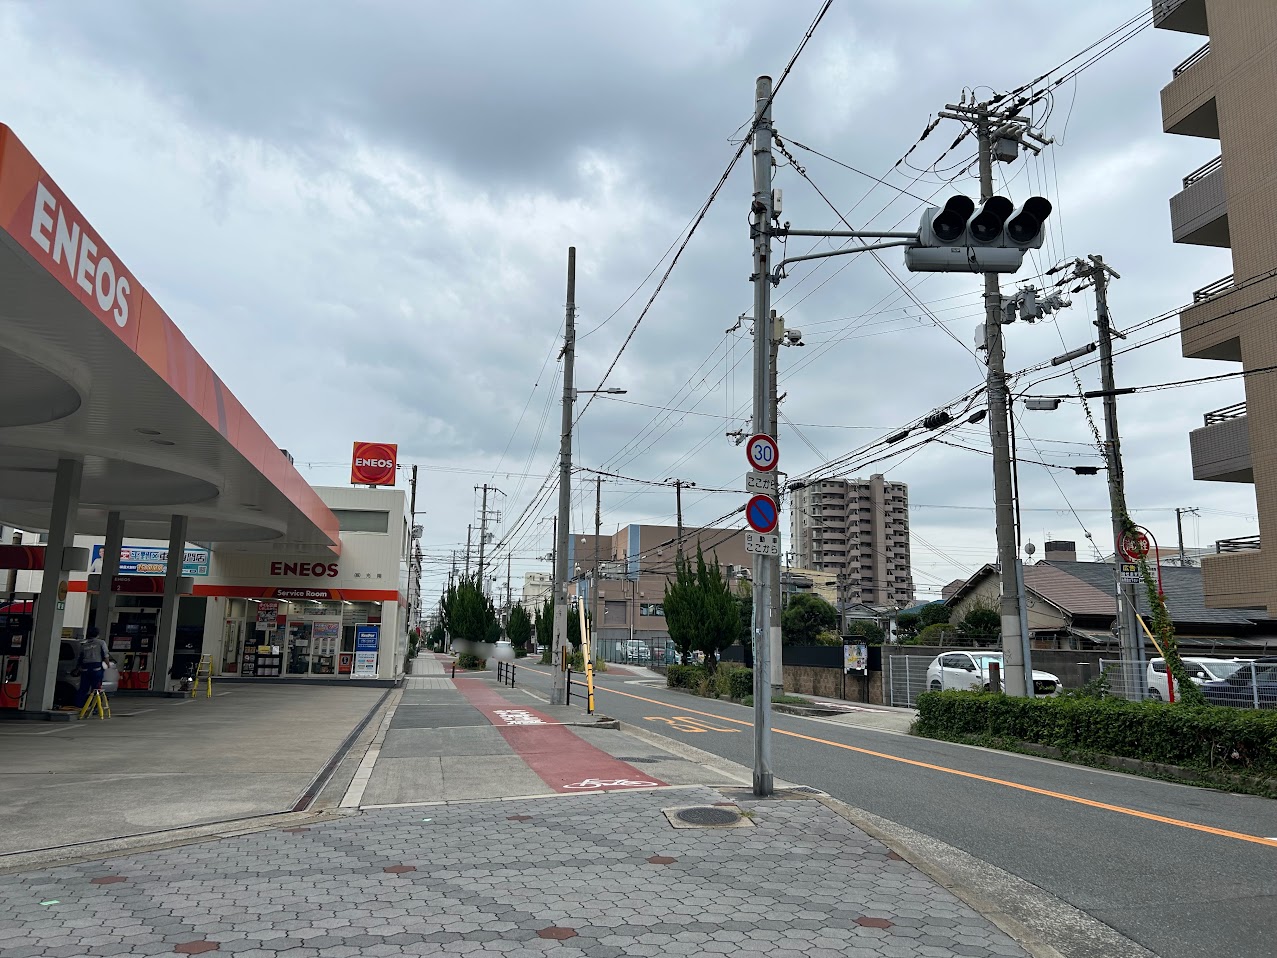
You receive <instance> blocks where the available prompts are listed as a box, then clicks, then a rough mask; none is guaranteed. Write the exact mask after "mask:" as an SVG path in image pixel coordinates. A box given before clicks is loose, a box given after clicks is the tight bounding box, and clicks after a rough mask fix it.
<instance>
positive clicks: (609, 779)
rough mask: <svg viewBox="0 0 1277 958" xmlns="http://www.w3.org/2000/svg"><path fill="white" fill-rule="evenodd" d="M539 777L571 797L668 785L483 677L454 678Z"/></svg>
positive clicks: (472, 702)
mask: <svg viewBox="0 0 1277 958" xmlns="http://www.w3.org/2000/svg"><path fill="white" fill-rule="evenodd" d="M454 682H455V684H456V687H457V690H458V691H459V692H460V693H461V694H462V695H463V696H464V697H465V699H466V701H467V702H469V703H470V704H471V705H473V706H474V707H475V708H477V709H478V710H479V711H480V712H482V713H483V715H484V717H485V718H486V719H487V720H488V721H489V722H491V723H492V724H493V725H495V726H496V727H497V729H498V731H500V733H501V737H502V738H504V739H505V740H506V742H507V743H509V745H510V747H511V748H512V749H514V752H515V754H516V755H518V756H519V758H521V759H523V761H524V762H526V763H527V765H528V767H529V768H530V769H532V771H533V772H535V773H536V775H537V777H538V778H540V779H541V781H543V782H545V784H546V785H548V786H550V787H551V788H552V789H554V790H555V791H556V792H563V793H565V794H572V793H580V792H594V791H621V790H624V789H627V788H651V787H653V786H657V785H665V784H666V783H665V782H663V781H661V780H660V779H658V778H653V777H652V776H650V775H648V774H646V773H644V772H642V771H640V770H639V769H636V768H635V767H634V766H633V765H630V764H629V763H628V762H622V761H621V760H620V759H617V758H613V757H612V756H611V755H609V754H608V753H607V752H605V751H603V750H602V749H600V748H596V747H595V746H593V745H591V744H590V743H589V742H586V741H583V740H582V739H581V738H580V737H578V736H577V735H575V734H574V733H573V732H572V730H571V729H570V728H568V727H567V726H565V725H563V724H562V723H561V722H559V721H558V720H557V719H554V718H552V717H551V716H549V715H546V714H545V713H543V712H539V711H537V710H536V709H533V708H529V707H528V706H526V705H524V704H522V703H515V702H511V701H510V700H509V699H507V698H506V697H505V696H504V695H502V694H501V693H500V692H497V691H496V690H495V689H493V688H492V687H491V686H489V685H488V684H487V682H485V681H484V680H483V679H481V678H478V677H477V676H467V677H464V678H463V677H461V676H457V678H456V679H455V680H454Z"/></svg>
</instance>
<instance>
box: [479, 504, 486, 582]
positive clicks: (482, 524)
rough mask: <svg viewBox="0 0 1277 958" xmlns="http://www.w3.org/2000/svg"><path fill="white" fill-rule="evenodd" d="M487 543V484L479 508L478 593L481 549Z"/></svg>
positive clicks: (481, 572) (481, 557)
mask: <svg viewBox="0 0 1277 958" xmlns="http://www.w3.org/2000/svg"><path fill="white" fill-rule="evenodd" d="M487 541H488V484H487V483H486V482H485V483H484V484H483V505H482V506H481V507H480V508H479V591H480V592H482V591H483V548H484V546H485V545H486V544H487Z"/></svg>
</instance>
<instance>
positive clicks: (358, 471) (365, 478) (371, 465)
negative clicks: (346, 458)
mask: <svg viewBox="0 0 1277 958" xmlns="http://www.w3.org/2000/svg"><path fill="white" fill-rule="evenodd" d="M398 461H399V446H398V445H397V444H396V443H393V442H357V443H355V447H354V450H353V451H352V452H351V455H350V484H351V485H352V486H393V485H394V484H395V468H396V466H397V465H398Z"/></svg>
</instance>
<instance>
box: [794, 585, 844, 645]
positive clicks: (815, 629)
mask: <svg viewBox="0 0 1277 958" xmlns="http://www.w3.org/2000/svg"><path fill="white" fill-rule="evenodd" d="M837 628H838V610H837V609H835V608H834V607H833V606H832V605H830V604H829V603H828V602H826V601H825V600H824V599H822V598H821V597H820V596H818V595H814V594H812V593H810V592H804V593H799V594H798V595H796V596H793V597H791V598H790V600H789V605H787V606H786V607H785V611H784V612H783V613H782V614H781V617H780V629H781V633H780V635H781V641H782V642H783V643H784V644H785V645H815V644H816V636H817V635H819V634H820V633H821V632H823V631H826V630H831V631H832V630H836V629H837Z"/></svg>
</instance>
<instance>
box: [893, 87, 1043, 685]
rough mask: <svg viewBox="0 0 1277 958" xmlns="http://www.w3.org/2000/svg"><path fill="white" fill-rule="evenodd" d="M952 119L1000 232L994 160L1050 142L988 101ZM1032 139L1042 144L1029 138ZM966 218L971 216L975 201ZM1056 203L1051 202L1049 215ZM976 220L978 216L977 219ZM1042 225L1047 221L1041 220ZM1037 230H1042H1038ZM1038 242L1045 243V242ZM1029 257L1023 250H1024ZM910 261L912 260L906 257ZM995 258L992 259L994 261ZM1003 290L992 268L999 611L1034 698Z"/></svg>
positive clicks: (988, 308) (948, 112) (950, 110)
mask: <svg viewBox="0 0 1277 958" xmlns="http://www.w3.org/2000/svg"><path fill="white" fill-rule="evenodd" d="M940 115H941V116H943V117H947V118H949V119H953V120H958V121H960V122H962V123H965V124H970V125H974V127H975V131H976V139H977V141H978V145H979V164H980V204H981V209H982V210H984V209H986V207H987V206H990V205H991V204H990V201H994V202H995V203H996V202H1001V203H1004V204H1005V207H1006V208H1005V210H1003V211H1001V213H1000V217H999V219H1000V222H999V223H998V231H997V232H999V233H1000V232H1001V225H1002V223H1003V222H1005V221H1006V220H1007V217H1008V215H1009V214H1010V213H1011V212H1012V204H1011V201H1010V200H1007V199H999V198H995V197H994V194H993V160H994V157H995V153H996V157H997V159H999V160H1001V161H1003V162H1005V163H1009V162H1011V161H1012V160H1014V159H1016V158H1017V157H1018V156H1019V154H1020V150H1021V148H1027V149H1031V150H1033V151H1034V152H1038V151H1040V149H1041V147H1040V146H1039V145H1038V144H1039V143H1040V144H1042V145H1045V144H1047V143H1049V142H1050V141H1049V140H1045V139H1043V138H1042V137H1040V136H1038V135H1037V134H1035V133H1034V132H1033V130H1032V128H1031V125H1030V123H1029V120H1028V119H1027V118H1025V117H1021V116H1018V115H1016V114H1013V113H999V112H997V111H996V110H995V109H993V108H992V107H991V106H990V105H989V104H988V103H966V102H965V101H964V102H962V103H957V104H954V103H948V104H945V110H944V111H942V112H941V114H940ZM1026 137H1029V138H1031V139H1033V140H1036V141H1037V143H1030V142H1027V141H1026V139H1025V138H1026ZM966 202H967V210H966V211H965V213H964V217H965V216H966V215H969V214H970V212H971V210H970V201H969V200H968V201H966ZM1049 212H1050V204H1047V205H1046V213H1044V214H1043V218H1045V215H1046V214H1047V213H1049ZM972 222H974V219H973V220H972ZM1036 226H1037V227H1038V228H1040V227H1041V223H1040V222H1038V223H1036ZM1035 232H1036V230H1035ZM1038 245H1041V244H1040V243H1039V244H1038ZM1021 255H1023V254H1021ZM906 262H907V259H906ZM992 262H993V261H992V260H990V263H992ZM1004 305H1005V304H1004V302H1003V299H1002V292H1001V290H1000V289H999V286H998V274H997V272H994V271H992V270H986V271H985V274H984V308H985V322H984V344H985V347H986V350H987V352H988V356H987V362H988V366H989V372H988V376H987V379H986V392H987V394H988V404H989V439H990V442H991V444H992V452H993V505H994V524H995V527H996V533H997V543H998V565H999V568H1000V570H1001V574H1000V576H999V579H1000V580H1001V585H1000V590H1001V595H1000V601H999V614H1000V617H1001V620H1002V660H1003V670H1002V672H1003V688H1004V689H1005V690H1006V693H1007V694H1008V695H1017V696H1026V695H1027V696H1032V694H1033V681H1032V678H1031V676H1032V669H1033V665H1032V661H1031V658H1032V656H1031V653H1030V651H1029V637H1028V634H1027V630H1026V628H1025V622H1024V617H1023V616H1022V615H1021V608H1020V606H1021V602H1020V593H1021V591H1022V582H1023V575H1024V572H1023V567H1022V566H1021V564H1020V555H1019V550H1018V549H1017V547H1016V530H1015V491H1014V485H1013V481H1012V476H1011V435H1010V430H1011V427H1010V415H1011V408H1010V402H1009V396H1008V393H1007V377H1006V367H1005V365H1004V364H1005V360H1006V355H1005V351H1004V347H1003V339H1002V323H1003V316H1004V312H1003V309H1004Z"/></svg>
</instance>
